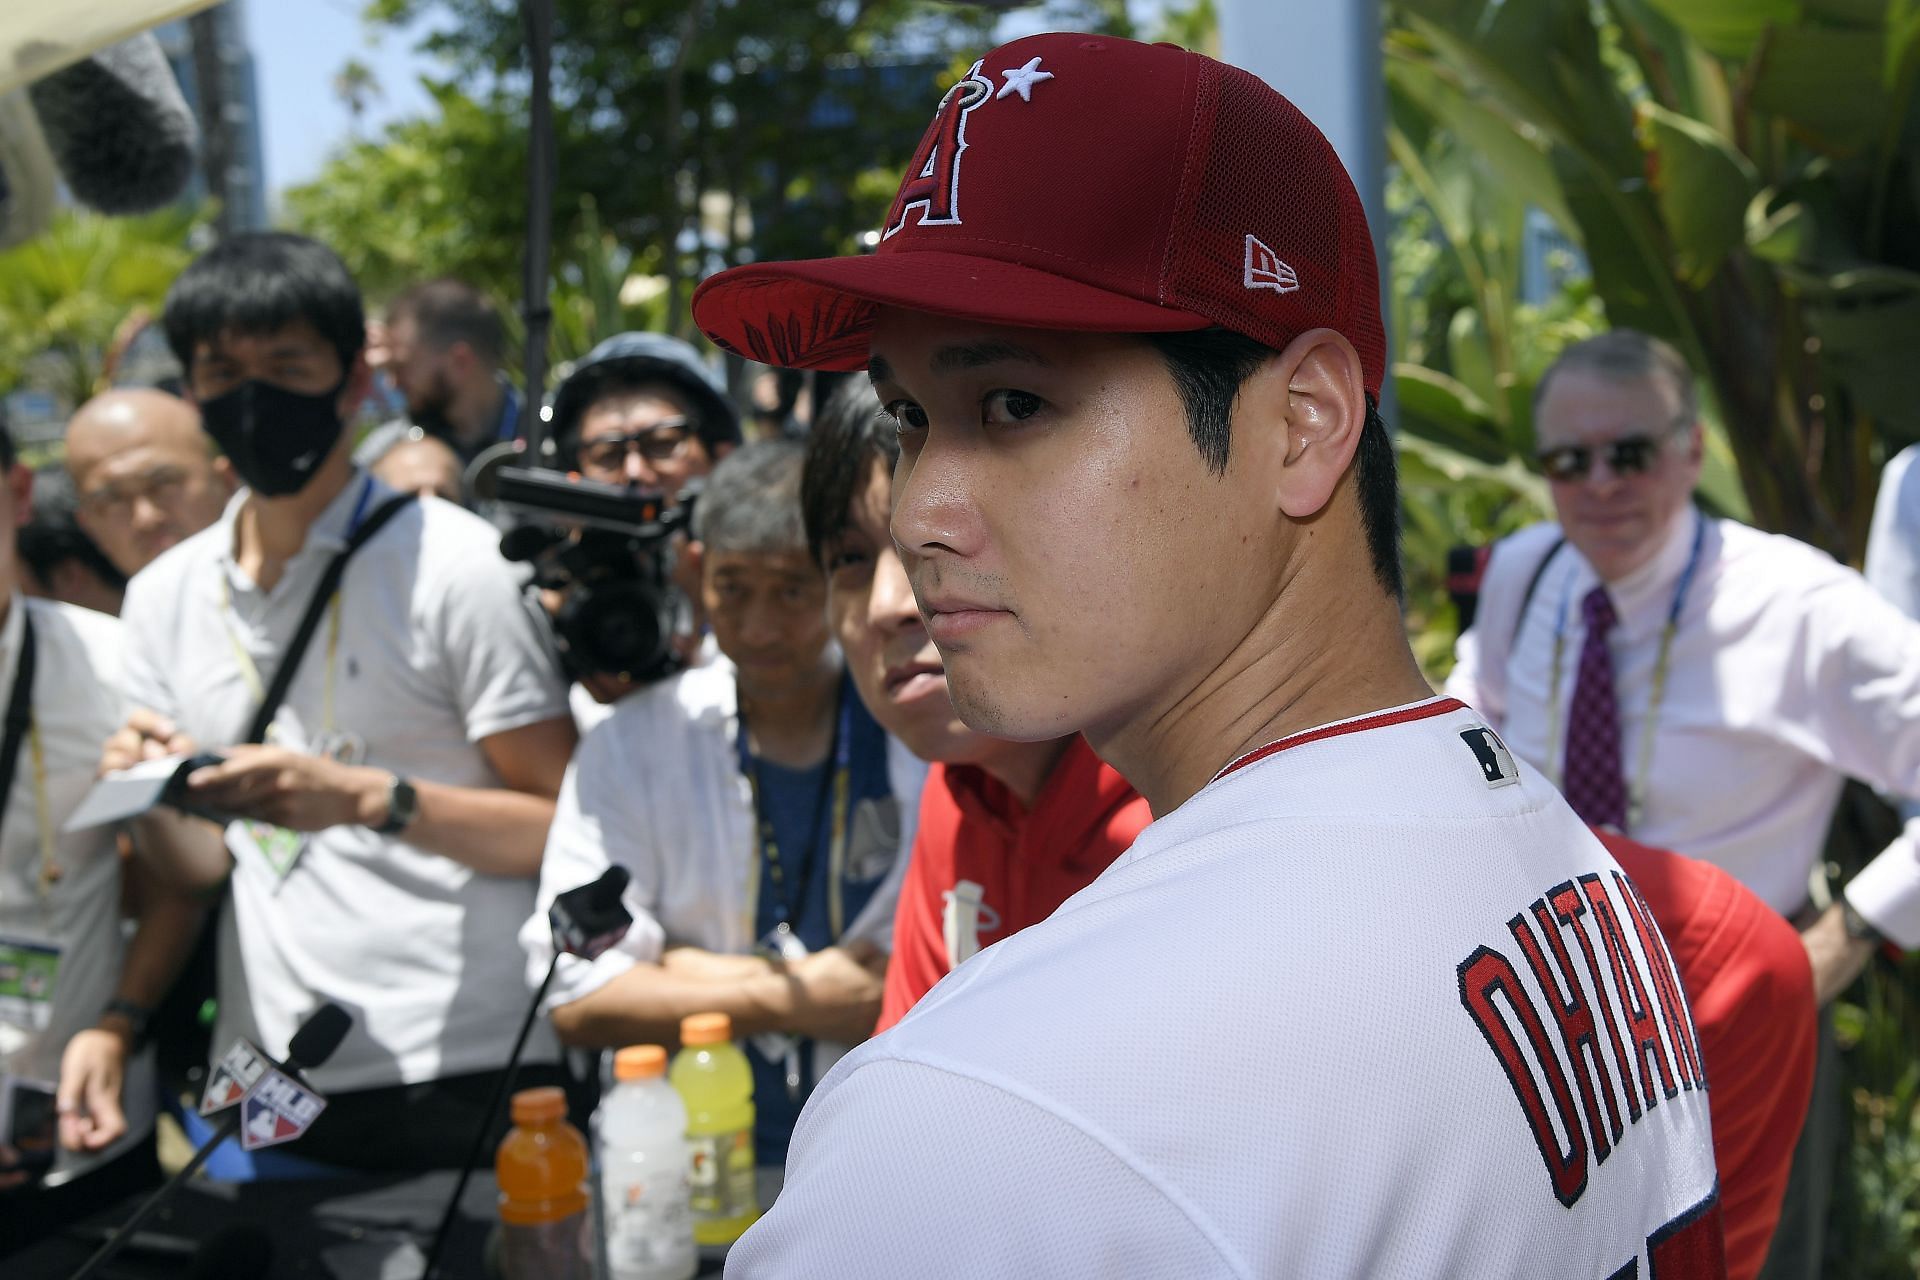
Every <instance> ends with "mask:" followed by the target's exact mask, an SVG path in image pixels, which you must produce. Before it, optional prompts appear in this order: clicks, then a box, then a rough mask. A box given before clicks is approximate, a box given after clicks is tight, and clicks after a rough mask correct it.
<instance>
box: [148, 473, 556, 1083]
mask: <svg viewBox="0 0 1920 1280" xmlns="http://www.w3.org/2000/svg"><path fill="white" fill-rule="evenodd" d="M369 483H371V484H372V487H371V489H370V490H367V491H366V492H365V493H364V494H363V486H366V485H368V484H369ZM391 493H392V490H390V489H388V488H387V487H386V486H385V485H382V484H379V483H378V482H377V481H370V478H369V477H365V476H363V475H361V474H356V475H355V476H354V478H353V479H352V480H351V481H350V482H349V483H348V484H347V486H346V488H344V489H342V490H341V492H340V494H339V496H338V497H336V498H335V499H334V500H333V501H332V502H331V503H329V504H328V506H327V508H326V509H325V510H324V511H323V512H321V514H320V516H319V517H318V519H316V520H315V522H314V524H313V526H312V527H311V528H310V529H309V530H308V533H307V540H306V544H305V545H304V546H303V547H302V548H301V550H300V552H299V553H298V554H297V555H295V556H294V557H293V558H292V559H291V560H289V561H288V562H287V566H286V569H285V571H284V572H283V574H282V575H281V579H280V581H279V582H278V583H276V584H275V585H274V587H273V589H272V590H271V591H262V590H261V589H260V588H259V587H258V586H257V585H255V584H254V583H253V582H252V580H251V579H249V578H248V577H247V575H246V574H245V573H244V572H242V571H241V569H240V567H239V565H238V564H237V563H236V562H235V560H234V556H233V545H234V543H233V538H234V518H235V515H236V513H237V512H238V511H239V508H240V504H241V503H242V502H244V501H245V500H246V496H247V495H246V491H245V490H242V491H241V493H240V494H239V495H237V496H236V497H235V498H234V500H233V503H232V504H230V505H229V506H228V508H227V511H226V514H225V515H224V516H223V517H222V518H221V519H220V521H219V522H218V523H217V524H215V525H214V526H213V527H211V528H209V529H206V530H204V531H202V532H201V533H198V534H196V535H194V536H193V537H191V538H189V539H187V540H186V541H184V542H182V543H180V544H179V545H178V546H176V547H173V548H172V549H171V550H169V551H167V552H166V553H165V554H163V555H162V556H161V557H160V558H159V559H157V560H155V561H154V562H153V563H152V564H151V565H149V566H148V567H147V568H146V569H144V570H142V571H141V572H140V573H139V574H138V575H136V576H135V578H134V580H133V582H132V583H131V584H130V585H129V586H128V588H127V599H126V607H125V609H124V610H123V612H122V614H121V617H122V619H123V620H124V621H125V623H126V626H127V630H128V633H129V634H130V635H137V636H139V637H141V643H140V644H139V645H138V646H135V647H134V648H133V649H132V650H131V651H130V653H129V656H128V663H127V667H128V693H129V696H130V698H131V700H132V701H133V702H134V704H135V705H137V706H145V707H151V708H153V709H154V710H157V711H159V712H161V713H162V714H164V715H166V716H168V717H170V718H171V719H172V720H173V721H174V723H175V724H177V725H179V726H180V728H181V729H182V731H183V732H185V733H187V734H188V735H189V736H191V737H192V738H193V739H194V740H195V741H196V742H197V743H199V744H200V746H201V748H202V749H203V750H218V749H220V748H222V747H226V746H230V745H232V744H234V743H236V742H238V741H239V740H240V739H241V738H242V737H244V736H245V734H246V731H247V727H248V724H249V722H250V721H251V720H252V719H253V716H254V713H255V710H256V707H257V705H258V704H257V695H256V694H255V693H254V692H253V691H252V689H251V687H250V685H249V683H248V681H247V680H246V679H245V678H244V676H243V675H242V670H243V668H242V666H241V664H240V661H239V658H238V656H237V654H236V653H235V645H236V644H237V645H240V646H243V647H244V648H245V650H246V652H247V653H248V654H249V655H250V656H251V657H252V659H253V661H254V663H255V664H256V665H257V666H258V669H259V672H260V674H261V676H262V678H263V679H264V680H271V679H272V677H273V673H274V671H275V670H276V668H277V666H278V664H279V662H280V658H281V655H282V654H283V653H284V652H285V650H286V647H287V644H288V642H289V641H290V640H291V639H292V636H293V632H294V629H295V627H296V626H297V625H298V623H299V619H300V616H301V614H302V613H303V612H304V611H305V610H306V607H307V602H308V600H309V599H310V597H311V596H312V595H313V592H314V589H315V587H316V585H317V584H318V582H319V579H320V575H321V574H322V572H323V571H324V570H325V567H326V564H327V562H328V561H329V560H331V559H332V558H333V556H334V554H335V553H336V552H337V551H338V550H339V549H340V548H341V547H342V546H344V545H345V542H346V537H347V533H348V527H349V525H350V524H351V523H352V521H353V516H354V513H355V512H356V511H361V512H363V513H364V512H371V511H373V510H375V509H376V508H378V507H379V505H380V504H381V503H382V502H383V501H385V500H386V499H387V497H388V496H389V495H390V494H391ZM499 543H500V534H499V531H498V530H496V529H494V528H493V526H491V525H489V524H487V523H486V522H485V521H483V520H481V519H480V518H479V517H478V516H475V515H473V514H472V513H471V512H468V511H464V510H462V509H461V508H459V507H456V506H454V505H453V504H451V503H448V502H442V501H441V500H439V499H438V498H422V499H420V500H419V501H418V502H417V503H416V504H415V505H414V506H413V507H411V508H410V509H408V510H405V511H402V512H401V513H400V514H399V515H397V516H395V517H394V518H393V520H392V521H390V522H389V523H388V524H387V525H386V526H385V527H384V528H382V529H381V530H380V531H379V533H378V534H376V535H375V536H374V537H373V538H372V539H371V540H370V541H369V542H368V543H367V544H366V545H365V546H364V547H362V548H361V549H360V550H359V551H358V552H357V553H356V554H355V555H354V557H353V559H352V560H351V561H350V562H349V564H348V566H347V570H346V575H345V578H344V579H343V580H342V583H341V586H340V602H341V607H340V610H339V640H338V644H337V646H335V645H332V644H331V643H330V641H329V633H330V630H331V624H330V623H328V622H324V621H323V622H322V624H321V626H320V627H319V628H318V629H317V630H316V631H315V633H314V637H313V641H312V643H311V644H310V645H309V646H308V648H307V652H306V654H305V655H304V656H303V657H302V659H301V663H300V669H299V673H298V675H296V676H295V678H294V680H293V683H292V686H291V687H290V688H289V690H288V692H287V697H286V700H285V702H284V703H283V704H282V705H281V709H280V713H279V715H278V717H277V718H276V719H275V721H274V733H273V736H274V741H275V742H276V744H277V745H281V746H285V747H288V748H291V749H293V750H296V751H303V752H315V751H316V750H317V749H318V747H319V744H320V743H321V741H322V739H323V738H324V737H325V736H326V734H327V729H328V726H327V724H326V720H327V718H328V717H327V708H326V703H327V688H328V687H329V685H330V684H331V686H332V687H333V688H334V690H335V694H334V702H335V705H334V707H333V714H332V719H333V725H332V729H333V732H334V733H335V734H344V735H347V736H348V738H349V740H350V741H351V742H352V743H353V744H354V745H355V746H356V748H358V754H359V755H360V756H361V763H365V764H367V765H371V766H373V767H376V768H381V769H389V770H392V771H393V772H394V773H396V774H400V775H402V776H405V777H409V778H419V779H426V780H430V781H433V782H438V783H443V784H446V785H449V786H458V787H500V786H502V785H504V784H503V783H502V782H501V780H500V777H499V775H498V774H496V773H495V772H494V771H493V767H492V766H491V765H490V764H489V763H488V762H487V757H486V754H485V753H484V752H483V751H482V750H481V748H480V745H479V744H480V742H481V740H482V739H484V738H488V737H491V736H492V735H494V734H497V733H504V732H506V731H507V730H510V729H516V728H520V727H522V726H525V725H529V724H534V723H537V722H539V721H542V720H549V719H553V718H555V717H559V716H564V715H566V714H567V699H566V689H565V687H564V685H563V684H562V682H561V680H560V677H559V673H558V671H557V670H556V669H555V668H554V665H553V663H552V660H551V659H550V657H549V656H548V651H547V649H546V645H545V641H544V639H543V638H542V637H541V636H540V634H539V632H538V631H537V630H536V628H535V623H534V620H533V618H532V616H531V615H530V614H529V613H528V612H527V610H526V608H525V607H524V605H523V604H522V602H521V598H520V587H519V584H518V582H517V580H516V578H515V575H514V570H513V567H512V566H511V565H509V564H508V563H507V561H506V560H504V559H502V558H501V556H500V551H499ZM231 883H232V893H231V894H230V895H229V896H228V898H227V901H226V904H225V906H224V907H223V909H222V911H221V919H220V931H219V965H218V967H219V981H218V990H219V996H220V1021H219V1025H218V1026H216V1027H215V1028H214V1051H215V1053H220V1052H223V1051H224V1050H225V1049H226V1047H227V1046H228V1045H229V1044H231V1043H232V1042H233V1040H234V1039H235V1038H236V1037H239V1036H245V1037H246V1038H248V1039H250V1040H252V1041H253V1042H254V1043H256V1044H258V1045H260V1046H261V1047H262V1048H263V1049H265V1050H266V1051H267V1052H268V1053H280V1052H283V1051H284V1050H285V1049H286V1046H287V1041H288V1038H289V1037H290V1036H291V1035H292V1034H293V1032H294V1030H295V1028H296V1027H298V1026H299V1024H300V1021H301V1020H302V1019H303V1018H304V1017H305V1016H306V1015H307V1014H308V1013H310V1012H312V1011H313V1009H314V1008H316V1007H317V1006H318V1005H319V1004H320V1003H321V1002H322V1001H325V1000H334V1001H337V1002H339V1003H340V1004H341V1005H343V1006H345V1007H346V1008H347V1009H348V1011H349V1012H350V1013H352V1014H353V1018H354V1025H353V1029H352V1031H351V1032H350V1033H349V1034H348V1036H347V1038H346V1040H345V1041H344V1042H343V1043H342V1044H341V1046H340V1048H339V1050H338V1051H337V1052H336V1053H335V1054H334V1055H333V1057H332V1059H331V1060H329V1061H328V1062H327V1064H326V1065H325V1066H324V1067H321V1068H319V1069H318V1070H316V1071H315V1072H313V1075H314V1078H315V1082H316V1083H317V1084H318V1085H319V1087H320V1088H321V1089H322V1090H323V1091H329V1092H331V1091H334V1090H350V1089H370V1088H378V1087H382V1086H388V1085H395V1084H401V1083H407V1084H411V1083H415V1082H418V1081H423V1080H435V1079H440V1078H443V1077H447V1076H455V1075H463V1074H468V1073H472V1072H479V1071H485V1070H491V1069H493V1068H497V1067H499V1066H500V1065H501V1064H502V1063H503V1062H505V1061H506V1057H507V1051H508V1050H509V1049H510V1048H511V1047H512V1044H513V1036H514V1027H515V1026H516V1024H517V1022H518V1019H519V1018H520V1017H521V1015H522V1013H523V1012H524V1010H525V1007H526V1002H527V999H528V996H529V994H530V993H529V992H528V991H527V989H526V988H525V987H524V986H523V985H522V982H521V972H522V957H521V956H520V954H519V951H518V949H517V948H516V947H514V945H513V942H512V939H513V936H514V934H515V932H516V931H517V930H518V929H519V928H520V925H521V923H522V922H523V921H524V920H525V919H526V918H527V913H528V912H529V911H530V910H532V908H533V893H534V882H533V880H532V879H531V878H522V877H508V876H491V875H485V874H482V873H481V872H478V871H475V870H473V869H471V868H469V867H466V866H463V865H462V864H460V863H458V862H456V861H454V860H453V859H452V858H448V857H444V856H442V855H441V854H438V853H432V852H429V851H427V850H424V849H417V848H415V847H413V846H412V845H410V844H408V843H407V841H406V840H405V838H404V837H400V836H384V835H379V834H377V833H375V832H373V831H370V830H368V829H367V828H365V827H359V826H338V827H330V828H328V829H327V830H325V831H320V832H315V833H313V834H312V835H310V836H309V837H308V838H307V842H306V846H305V850H304V852H303V853H302V855H301V857H300V859H299V861H298V863H296V864H295V865H294V866H293V869H292V870H291V871H290V872H288V873H287V875H286V877H285V879H284V881H283V880H282V878H281V877H280V876H279V875H277V874H276V873H275V872H274V870H273V869H272V867H271V866H269V865H267V864H266V863H265V861H264V860H263V859H261V858H260V857H258V856H257V855H250V856H243V857H240V858H237V859H236V860H235V863H234V868H233V875H232V881H231ZM550 1037H551V1033H550V1032H549V1031H548V1030H547V1029H546V1028H545V1027H544V1026H543V1027H541V1028H540V1029H539V1031H538V1032H537V1035H536V1039H535V1040H534V1041H533V1042H532V1043H531V1044H530V1046H529V1051H528V1054H527V1057H528V1060H530V1061H543V1060H544V1061H551V1060H552V1059H553V1058H554V1057H555V1056H556V1055H557V1053H558V1046H557V1045H556V1044H555V1042H554V1041H553V1040H552V1039H551V1038H550Z"/></svg>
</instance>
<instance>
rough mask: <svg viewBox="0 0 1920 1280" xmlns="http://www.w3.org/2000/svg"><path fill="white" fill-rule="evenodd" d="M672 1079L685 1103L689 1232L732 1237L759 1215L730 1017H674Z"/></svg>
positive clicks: (749, 1087)
mask: <svg viewBox="0 0 1920 1280" xmlns="http://www.w3.org/2000/svg"><path fill="white" fill-rule="evenodd" d="M680 1043H681V1045H682V1046H683V1047H682V1048H681V1050H680V1052H679V1053H677V1054H675V1055H674V1057H673V1087H674V1088H675V1089H676V1090H677V1091H678V1092H679V1094H680V1101H681V1102H682V1103H684V1104H685V1105H686V1108H687V1149H688V1155H689V1157H690V1159H691V1160H692V1165H691V1166H690V1167H689V1169H688V1179H687V1180H688V1182H689V1184H690V1185H691V1188H692V1192H693V1195H692V1208H693V1238H694V1239H695V1240H696V1241H698V1242H699V1243H701V1244H732V1243H733V1242H734V1241H735V1240H738V1239H739V1238H740V1237H741V1236H742V1235H744V1234H746V1230H747V1228H748V1227H750V1226H752V1225H753V1224H754V1221H755V1220H756V1219H758V1218H759V1216H760V1200H759V1196H758V1194H757V1192H756V1191H755V1189H754V1178H753V1174H754V1170H753V1068H752V1066H750V1065H749V1064H748V1062H747V1055H746V1054H744V1053H742V1052H740V1050H739V1047H738V1046H736V1045H735V1044H734V1043H733V1019H731V1018H729V1017H728V1016H727V1015H726V1014H724V1013H696V1014H691V1015H689V1016H688V1017H686V1018H683V1019H681V1022H680Z"/></svg>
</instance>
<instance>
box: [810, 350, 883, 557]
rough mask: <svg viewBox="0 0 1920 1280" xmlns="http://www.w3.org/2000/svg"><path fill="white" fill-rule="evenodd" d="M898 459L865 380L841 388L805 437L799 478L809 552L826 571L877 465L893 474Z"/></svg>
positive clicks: (850, 380)
mask: <svg viewBox="0 0 1920 1280" xmlns="http://www.w3.org/2000/svg"><path fill="white" fill-rule="evenodd" d="M899 459H900V435H899V432H898V431H897V430H896V429H895V427H894V425H893V423H892V422H890V421H888V420H887V419H886V418H884V417H882V416H881V413H880V397H879V396H876V395H875V394H874V393H873V387H872V386H871V385H869V384H868V382H867V380H866V379H865V378H848V379H847V380H846V381H845V382H843V383H841V384H840V386H839V388H838V389H837V390H836V391H835V392H834V393H833V396H832V398H831V399H829V400H828V401H827V404H826V407H825V408H824V409H822V410H821V411H820V413H819V416H818V417H816V418H815V419H814V423H813V430H812V431H811V432H809V433H808V435H807V462H806V466H805V468H804V469H803V470H802V471H801V473H800V512H801V515H802V516H803V517H804V518H805V519H806V522H807V550H808V551H809V552H811V553H812V555H813V558H814V562H815V563H817V564H819V565H820V567H821V568H823V569H824V568H825V567H826V552H827V548H828V547H829V546H831V545H832V544H833V543H834V542H835V541H836V540H837V539H838V538H839V537H840V535H841V534H842V533H844V532H846V528H847V512H848V510H849V509H850V508H851V507H852V506H853V499H854V496H855V495H856V494H858V493H859V492H860V488H861V486H862V485H863V484H864V483H865V482H866V478H867V472H868V470H869V469H870V468H871V467H872V465H873V463H874V462H875V461H880V462H884V463H885V464H886V465H887V468H888V469H889V470H891V469H892V468H893V464H894V463H895V462H897V461H899Z"/></svg>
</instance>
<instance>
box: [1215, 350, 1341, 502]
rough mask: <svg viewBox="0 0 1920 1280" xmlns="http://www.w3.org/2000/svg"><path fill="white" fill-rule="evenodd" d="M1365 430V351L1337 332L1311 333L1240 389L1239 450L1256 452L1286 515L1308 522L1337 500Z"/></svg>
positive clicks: (1236, 430) (1236, 445) (1236, 432)
mask: <svg viewBox="0 0 1920 1280" xmlns="http://www.w3.org/2000/svg"><path fill="white" fill-rule="evenodd" d="M1366 424H1367V391H1366V381H1365V379H1364V376H1363V374H1362V372H1361V367H1360V356H1359V353H1358V352H1356V351H1355V350H1354V349H1353V344H1352V343H1350V342H1348V341H1347V340H1346V339H1345V338H1344V337H1342V336H1340V335H1339V334H1337V333H1335V332H1334V331H1333V330H1331V329H1311V330H1309V331H1307V332H1306V333H1303V334H1301V335H1300V336H1299V337H1297V338H1295V339H1294V340H1293V341H1292V342H1290V343H1288V344H1287V347H1286V350H1284V351H1282V352H1281V353H1280V354H1279V355H1278V356H1276V357H1274V358H1273V359H1271V360H1269V361H1267V362H1266V364H1264V365H1262V366H1261V367H1260V368H1259V369H1257V370H1255V371H1254V373H1253V375H1252V376H1251V377H1250V378H1248V379H1247V381H1246V383H1245V385H1244V386H1242V388H1241V390H1240V399H1239V402H1238V404H1237V405H1236V407H1235V410H1234V432H1233V447H1234V449H1235V450H1236V451H1237V450H1242V449H1247V450H1250V451H1251V452H1252V453H1253V455H1254V457H1253V458H1251V459H1249V461H1252V462H1254V463H1256V465H1262V466H1263V468H1264V470H1263V475H1264V477H1265V478H1266V479H1267V480H1268V482H1269V483H1271V484H1272V486H1273V493H1274V497H1275V499H1276V501H1277V504H1278V505H1279V507H1280V509H1281V510H1282V511H1284V512H1285V513H1286V514H1287V515H1289V516H1291V517H1293V518H1294V519H1296V520H1304V519H1307V518H1308V517H1310V516H1312V515H1314V514H1316V513H1317V512H1319V511H1320V509H1321V508H1323V507H1325V506H1326V505H1327V502H1328V500H1329V499H1331V498H1332V497H1333V493H1334V490H1335V489H1336V488H1338V487H1339V484H1340V479H1341V477H1342V476H1344V475H1346V473H1347V465H1348V464H1349V463H1350V462H1352V461H1353V452H1354V450H1355V449H1357V448H1358V447H1359V445H1360V433H1361V431H1362V430H1363V429H1364V428H1365V427H1366Z"/></svg>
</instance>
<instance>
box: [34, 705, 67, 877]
mask: <svg viewBox="0 0 1920 1280" xmlns="http://www.w3.org/2000/svg"><path fill="white" fill-rule="evenodd" d="M27 754H28V755H29V756H30V757H31V759H32V761H33V821H34V825H35V826H36V827H37V828H39V831H40V896H41V897H43V898H44V897H45V896H46V895H47V893H48V892H49V891H51V890H52V888H53V882H54V881H56V880H58V879H59V878H60V864H59V862H58V861H57V859H56V853H55V847H54V844H55V842H54V832H53V805H52V804H50V803H49V802H48V801H47V752H46V748H45V747H44V746H42V745H41V742H40V717H39V716H35V717H33V719H31V720H29V721H28V722H27Z"/></svg>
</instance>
